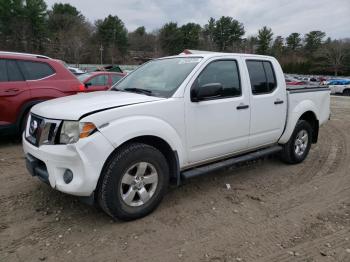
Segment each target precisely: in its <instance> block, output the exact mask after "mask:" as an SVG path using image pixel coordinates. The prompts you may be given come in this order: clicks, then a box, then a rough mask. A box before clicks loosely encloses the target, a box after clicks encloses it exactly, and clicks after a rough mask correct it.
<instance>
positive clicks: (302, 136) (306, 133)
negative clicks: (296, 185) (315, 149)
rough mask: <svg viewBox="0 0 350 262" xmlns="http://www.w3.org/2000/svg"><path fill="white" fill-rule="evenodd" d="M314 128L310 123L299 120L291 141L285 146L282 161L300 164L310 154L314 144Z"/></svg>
mask: <svg viewBox="0 0 350 262" xmlns="http://www.w3.org/2000/svg"><path fill="white" fill-rule="evenodd" d="M312 133H313V130H312V127H311V125H310V123H309V122H307V121H305V120H299V121H298V122H297V124H296V126H295V129H294V131H293V134H292V136H291V138H290V139H289V141H288V142H287V143H286V144H284V145H283V150H282V155H281V160H282V161H283V162H285V163H288V164H298V163H301V162H303V161H304V160H305V158H306V157H307V155H308V154H309V151H310V147H311V142H312Z"/></svg>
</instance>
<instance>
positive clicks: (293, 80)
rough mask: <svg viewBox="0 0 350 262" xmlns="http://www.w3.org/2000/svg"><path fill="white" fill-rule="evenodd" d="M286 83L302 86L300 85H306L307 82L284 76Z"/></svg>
mask: <svg viewBox="0 0 350 262" xmlns="http://www.w3.org/2000/svg"><path fill="white" fill-rule="evenodd" d="M286 85H287V86H302V85H307V82H305V81H300V80H298V79H291V78H286Z"/></svg>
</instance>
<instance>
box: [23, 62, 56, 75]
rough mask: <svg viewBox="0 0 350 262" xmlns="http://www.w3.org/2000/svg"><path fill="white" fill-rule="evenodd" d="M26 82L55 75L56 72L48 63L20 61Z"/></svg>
mask: <svg viewBox="0 0 350 262" xmlns="http://www.w3.org/2000/svg"><path fill="white" fill-rule="evenodd" d="M18 64H19V66H20V68H21V70H22V72H23V73H24V76H25V78H26V80H38V79H42V78H45V77H48V76H51V75H53V74H55V71H54V70H53V69H52V67H51V66H49V65H48V64H46V63H43V62H32V61H18Z"/></svg>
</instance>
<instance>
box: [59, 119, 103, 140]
mask: <svg viewBox="0 0 350 262" xmlns="http://www.w3.org/2000/svg"><path fill="white" fill-rule="evenodd" d="M96 130H97V128H96V126H95V125H94V124H93V123H80V122H78V121H63V124H62V128H61V133H60V141H59V142H60V144H73V143H76V142H78V140H79V138H85V137H88V136H90V135H91V134H93V133H94V132H95V131H96Z"/></svg>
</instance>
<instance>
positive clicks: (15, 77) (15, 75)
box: [6, 60, 24, 81]
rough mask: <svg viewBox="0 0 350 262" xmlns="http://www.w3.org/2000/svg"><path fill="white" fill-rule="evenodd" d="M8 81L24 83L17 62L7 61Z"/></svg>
mask: <svg viewBox="0 0 350 262" xmlns="http://www.w3.org/2000/svg"><path fill="white" fill-rule="evenodd" d="M6 65H7V77H8V81H24V77H23V75H22V73H21V70H20V69H19V67H18V65H17V62H16V61H15V60H7V61H6Z"/></svg>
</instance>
